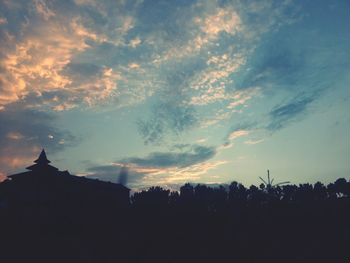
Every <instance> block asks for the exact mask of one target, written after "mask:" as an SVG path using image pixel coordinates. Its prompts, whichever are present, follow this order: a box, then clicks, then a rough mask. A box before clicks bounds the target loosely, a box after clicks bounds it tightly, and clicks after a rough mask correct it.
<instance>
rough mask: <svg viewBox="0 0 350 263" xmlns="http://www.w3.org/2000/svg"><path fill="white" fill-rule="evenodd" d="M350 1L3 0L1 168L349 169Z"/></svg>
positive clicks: (167, 177)
mask: <svg viewBox="0 0 350 263" xmlns="http://www.w3.org/2000/svg"><path fill="white" fill-rule="evenodd" d="M349 12H350V2H349V1H348V0H334V1H331V0H319V1H313V0H284V1H283V0H276V1H274V0H241V1H239V0H232V1H229V0H203V1H201V0H197V1H194V0H193V1H192V0H177V1H176V0H172V1H170V0H166V1H165V0H135V1H133V0H119V1H118V0H105V1H103V0H47V1H45V0H23V1H20V0H0V47H1V48H0V175H1V177H2V178H4V176H6V175H8V174H11V173H15V172H20V171H24V168H25V167H26V166H29V165H30V164H31V163H32V162H33V160H35V159H36V157H37V156H38V154H39V153H40V151H41V149H42V148H45V150H46V152H47V155H48V158H49V159H50V160H51V161H52V164H53V165H54V166H56V167H58V168H59V169H61V170H66V169H67V170H69V171H70V172H71V173H72V174H76V175H79V176H88V177H92V178H99V179H101V180H107V181H112V182H117V181H118V174H119V172H120V170H121V169H122V167H126V168H125V169H127V171H128V178H127V179H128V182H127V184H128V186H129V187H131V188H133V189H140V188H143V187H148V186H151V185H160V186H163V187H169V188H176V186H178V185H181V184H184V183H186V182H191V183H207V184H217V183H223V184H226V183H229V182H231V181H238V182H241V183H243V184H245V185H250V184H259V183H260V181H259V179H258V177H259V176H263V177H264V176H266V170H267V169H270V171H271V176H272V177H274V178H275V181H276V182H279V181H290V182H291V183H294V184H299V183H305V182H311V183H314V182H317V181H321V182H324V183H328V182H332V181H334V180H335V179H337V178H340V177H345V178H349V175H350V162H349V161H350V157H349V156H350V140H349V134H350V133H349V132H350V115H349V112H350V103H349V102H350V87H349V85H350V30H349V28H348V27H349V25H350V16H349Z"/></svg>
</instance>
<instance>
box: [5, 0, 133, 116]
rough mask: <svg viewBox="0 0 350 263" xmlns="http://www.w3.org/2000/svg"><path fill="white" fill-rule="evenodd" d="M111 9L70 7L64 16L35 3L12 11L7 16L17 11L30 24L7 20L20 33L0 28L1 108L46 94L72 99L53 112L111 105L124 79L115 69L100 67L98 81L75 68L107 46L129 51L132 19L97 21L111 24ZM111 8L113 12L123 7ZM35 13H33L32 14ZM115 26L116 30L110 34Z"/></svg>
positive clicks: (56, 9) (48, 4) (49, 6)
mask: <svg viewBox="0 0 350 263" xmlns="http://www.w3.org/2000/svg"><path fill="white" fill-rule="evenodd" d="M91 2H92V1H91ZM80 4H81V3H80ZM108 5H109V4H108V3H107V2H105V3H104V4H103V5H99V4H97V7H98V8H97V9H96V10H94V11H92V10H90V9H89V8H87V9H77V8H76V7H75V6H74V5H72V6H71V7H70V9H69V11H68V12H62V10H61V8H62V7H61V5H60V4H59V3H58V2H57V3H56V2H45V1H41V0H35V1H33V3H31V2H29V1H28V3H26V4H25V5H23V6H21V7H17V6H16V8H15V9H14V8H12V9H11V10H10V11H9V12H12V13H13V12H15V11H14V10H16V12H18V13H21V14H22V15H23V17H25V18H26V19H23V20H22V21H12V19H13V17H12V16H9V18H4V19H7V20H8V19H11V21H9V22H10V23H11V24H14V25H15V27H16V30H14V29H13V27H12V26H8V24H6V25H4V27H1V28H0V33H1V36H2V37H1V40H0V41H1V42H0V44H1V45H2V51H1V52H0V58H1V63H0V84H1V85H0V106H1V107H4V106H5V105H7V104H10V103H13V102H17V101H21V100H23V99H24V98H26V96H28V95H29V94H32V95H33V94H36V95H37V96H41V94H42V93H44V92H46V93H57V92H60V93H61V94H63V93H64V94H65V96H63V97H64V98H65V99H67V98H69V99H68V101H66V100H63V101H61V98H60V97H57V99H58V101H57V102H56V105H55V106H53V107H52V109H54V110H65V109H70V108H72V107H77V106H81V105H84V104H85V105H89V106H91V105H94V104H97V103H103V102H104V101H106V100H107V101H108V100H110V99H113V97H114V96H115V95H116V92H115V91H116V90H117V88H118V87H117V83H118V82H119V81H120V80H121V79H122V77H121V75H120V74H121V73H120V71H119V70H118V69H117V68H113V67H108V66H105V65H100V64H99V65H97V67H99V74H95V75H94V78H92V77H91V76H89V77H88V78H83V77H81V76H82V74H84V73H85V74H84V77H86V76H87V73H88V72H87V71H85V72H84V70H86V69H87V68H84V69H81V71H80V72H79V69H77V67H74V65H80V66H83V64H84V60H80V59H77V57H78V56H83V55H84V54H86V52H92V51H93V50H95V48H96V47H97V46H99V45H101V44H103V43H105V42H108V43H111V45H115V46H118V45H121V46H123V45H125V46H126V45H127V43H126V40H125V39H124V38H125V34H126V33H127V32H128V31H129V30H131V29H132V27H133V24H134V19H133V18H132V17H131V16H130V15H128V14H124V15H121V16H118V15H116V16H113V18H108V19H107V20H106V22H105V24H104V25H101V24H100V22H101V21H100V20H99V19H102V18H107V16H108V7H107V6H108ZM110 5H111V6H112V7H113V10H114V9H116V10H118V6H120V7H121V6H122V4H117V5H115V4H114V5H112V3H110ZM5 8H6V5H5ZM106 8H107V9H106ZM33 9H34V10H35V12H32V11H31V10H33ZM91 12H93V13H94V14H92V13H91ZM119 12H120V11H119ZM119 12H118V13H119ZM7 20H6V21H7ZM4 21H5V20H4ZM112 24H113V30H111V29H110V28H109V27H111V26H112ZM17 32H20V34H18V33H17ZM48 36H49V37H48ZM79 60H80V61H79ZM67 69H69V70H67ZM75 73H77V75H76V74H75ZM87 79H88V80H89V83H88V82H87ZM66 105H69V107H66Z"/></svg>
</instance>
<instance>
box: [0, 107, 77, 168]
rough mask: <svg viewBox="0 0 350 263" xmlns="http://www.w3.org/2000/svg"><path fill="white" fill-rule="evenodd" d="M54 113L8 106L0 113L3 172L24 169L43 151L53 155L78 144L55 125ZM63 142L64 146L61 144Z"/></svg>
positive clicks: (1, 163)
mask: <svg viewBox="0 0 350 263" xmlns="http://www.w3.org/2000/svg"><path fill="white" fill-rule="evenodd" d="M55 120H56V118H55V115H54V114H53V113H47V112H42V111H38V110H33V109H26V108H23V106H22V105H19V104H10V105H7V107H6V109H4V110H1V111H0V123H1V126H0V145H1V149H0V167H1V170H0V171H1V172H2V173H8V172H12V171H14V170H16V169H18V168H24V166H25V165H27V164H29V163H31V162H32V161H33V159H34V158H35V157H36V155H38V154H39V152H40V151H41V149H42V148H45V149H46V150H47V151H48V152H51V153H55V152H58V151H62V150H63V149H65V148H66V147H71V146H74V145H77V143H79V138H77V137H75V136H73V135H72V134H71V133H70V132H69V131H66V130H62V129H60V128H58V127H56V125H55ZM62 142H63V143H62Z"/></svg>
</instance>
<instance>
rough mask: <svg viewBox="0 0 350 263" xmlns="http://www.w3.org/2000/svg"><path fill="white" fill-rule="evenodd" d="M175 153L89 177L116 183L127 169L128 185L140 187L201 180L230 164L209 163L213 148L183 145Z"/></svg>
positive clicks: (94, 171)
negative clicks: (122, 170) (202, 177)
mask: <svg viewBox="0 0 350 263" xmlns="http://www.w3.org/2000/svg"><path fill="white" fill-rule="evenodd" d="M174 149H176V150H175V151H172V152H153V153H150V154H149V155H148V156H146V157H144V158H140V157H130V158H124V159H122V160H119V161H117V162H114V163H112V164H108V165H102V166H95V167H90V168H88V169H87V171H88V176H93V177H96V178H100V179H102V180H114V181H115V182H116V181H117V175H118V174H119V172H120V170H121V168H122V167H127V169H128V172H129V176H128V181H129V185H130V186H131V187H136V186H137V187H140V185H141V186H149V185H152V184H153V185H155V184H171V183H174V182H186V181H193V180H198V179H200V176H201V175H203V174H206V173H207V172H208V171H209V170H212V169H215V168H216V167H218V166H220V165H223V164H225V163H227V162H226V161H210V159H212V158H213V157H214V156H215V154H216V149H215V148H214V147H208V146H202V145H196V144H195V145H190V144H184V145H175V146H174Z"/></svg>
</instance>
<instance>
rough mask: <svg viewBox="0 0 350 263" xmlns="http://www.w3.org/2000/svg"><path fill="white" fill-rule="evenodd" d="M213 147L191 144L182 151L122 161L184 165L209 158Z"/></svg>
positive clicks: (159, 153) (143, 165) (158, 164)
mask: <svg viewBox="0 0 350 263" xmlns="http://www.w3.org/2000/svg"><path fill="white" fill-rule="evenodd" d="M215 153H216V151H215V148H213V147H206V146H201V145H193V146H191V147H189V148H188V149H187V151H184V152H177V153H174V152H165V153H163V152H155V153H151V154H150V155H149V156H147V157H145V158H135V157H134V158H126V159H123V160H122V162H125V163H128V164H134V165H137V166H142V167H186V166H191V165H193V164H196V163H200V162H203V161H205V160H208V159H211V158H212V157H213V156H214V155H215Z"/></svg>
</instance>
